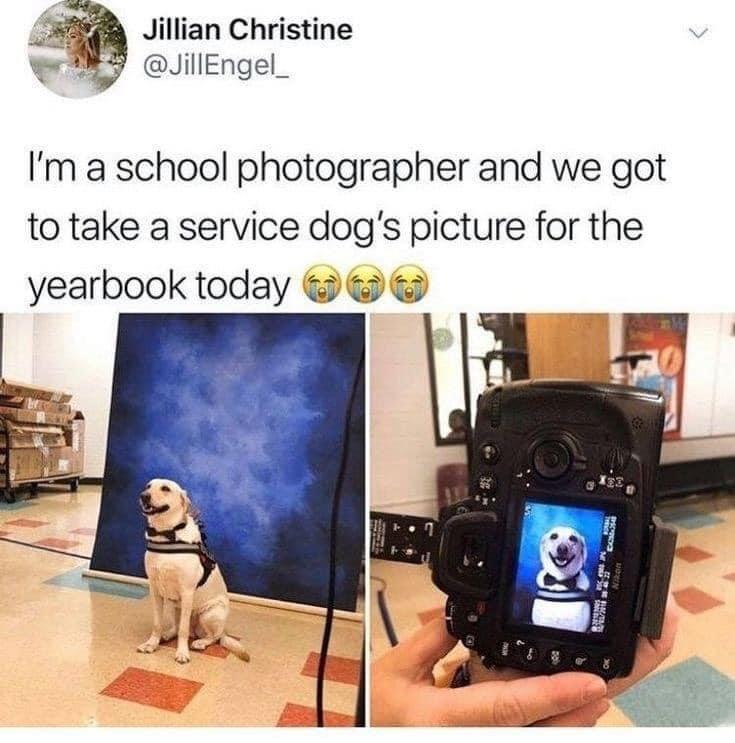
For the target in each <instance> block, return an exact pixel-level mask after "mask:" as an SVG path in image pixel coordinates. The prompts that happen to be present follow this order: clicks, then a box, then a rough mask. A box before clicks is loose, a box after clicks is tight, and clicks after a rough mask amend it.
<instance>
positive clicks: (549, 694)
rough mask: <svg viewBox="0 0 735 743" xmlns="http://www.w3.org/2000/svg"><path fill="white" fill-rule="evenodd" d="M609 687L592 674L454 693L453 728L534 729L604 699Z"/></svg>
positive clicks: (473, 687)
mask: <svg viewBox="0 0 735 743" xmlns="http://www.w3.org/2000/svg"><path fill="white" fill-rule="evenodd" d="M606 692H607V685H606V684H605V682H604V681H603V680H602V679H601V678H600V677H599V676H594V675H593V674H591V673H559V674H557V675H555V676H529V677H528V678H521V679H516V680H514V681H487V682H485V683H482V684H474V685H471V686H468V687H466V688H464V689H454V690H453V691H452V694H453V696H454V699H453V700H452V705H451V706H452V709H451V712H449V713H448V714H450V715H452V716H453V717H454V719H455V722H454V723H451V724H457V725H460V724H464V725H530V724H532V723H534V722H538V721H539V720H543V719H545V718H547V717H553V716H555V715H560V714H563V713H564V712H571V711H572V710H574V709H577V708H579V707H583V706H584V705H586V704H589V703H590V702H594V701H596V700H598V699H602V698H603V697H604V696H605V694H606Z"/></svg>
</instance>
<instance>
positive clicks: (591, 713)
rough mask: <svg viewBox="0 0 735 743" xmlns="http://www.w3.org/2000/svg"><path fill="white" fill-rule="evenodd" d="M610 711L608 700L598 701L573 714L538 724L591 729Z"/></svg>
mask: <svg viewBox="0 0 735 743" xmlns="http://www.w3.org/2000/svg"><path fill="white" fill-rule="evenodd" d="M609 709H610V702H609V701H608V700H607V699H598V700H597V701H596V702H591V703H590V704H585V705H584V707H580V708H579V709H575V710H572V711H571V712H564V713H563V714H561V715H555V716H554V717H547V718H546V719H545V720H541V721H540V722H538V723H536V724H537V725H538V726H539V727H560V728H591V727H594V726H595V725H596V724H597V721H598V720H599V719H600V718H601V717H602V716H603V715H604V714H605V712H607V711H608V710H609Z"/></svg>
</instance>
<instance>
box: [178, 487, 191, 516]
mask: <svg viewBox="0 0 735 743" xmlns="http://www.w3.org/2000/svg"><path fill="white" fill-rule="evenodd" d="M179 496H180V497H181V505H182V507H183V509H184V513H185V514H188V513H189V511H191V499H190V498H189V493H187V492H186V490H183V489H182V490H179Z"/></svg>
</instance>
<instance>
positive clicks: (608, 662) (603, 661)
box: [597, 655, 616, 677]
mask: <svg viewBox="0 0 735 743" xmlns="http://www.w3.org/2000/svg"><path fill="white" fill-rule="evenodd" d="M597 667H598V668H599V669H600V671H602V673H604V674H605V676H610V677H611V676H614V675H615V670H616V669H615V658H613V656H612V655H603V656H602V657H601V658H600V659H599V660H598V661H597Z"/></svg>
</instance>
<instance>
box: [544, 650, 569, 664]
mask: <svg viewBox="0 0 735 743" xmlns="http://www.w3.org/2000/svg"><path fill="white" fill-rule="evenodd" d="M565 660H566V659H565V657H564V652H563V651H562V650H561V648H552V649H551V650H549V652H548V653H546V664H547V665H548V666H549V667H550V668H561V667H562V666H563V665H565Z"/></svg>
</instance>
